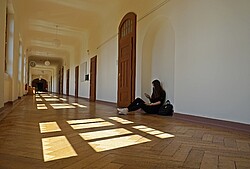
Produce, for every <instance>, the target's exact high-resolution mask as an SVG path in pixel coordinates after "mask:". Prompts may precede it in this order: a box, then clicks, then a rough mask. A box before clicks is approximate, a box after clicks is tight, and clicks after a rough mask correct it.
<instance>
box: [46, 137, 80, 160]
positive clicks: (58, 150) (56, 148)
mask: <svg viewBox="0 0 250 169" xmlns="http://www.w3.org/2000/svg"><path fill="white" fill-rule="evenodd" d="M42 145H43V158H44V162H47V161H53V160H58V159H63V158H68V157H73V156H77V154H76V152H75V150H74V149H73V147H72V146H71V144H70V143H69V141H68V140H67V138H66V137H65V136H57V137H49V138H42Z"/></svg>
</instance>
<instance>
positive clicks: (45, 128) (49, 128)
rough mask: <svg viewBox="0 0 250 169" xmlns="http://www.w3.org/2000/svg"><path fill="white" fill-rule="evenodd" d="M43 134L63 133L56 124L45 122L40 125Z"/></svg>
mask: <svg viewBox="0 0 250 169" xmlns="http://www.w3.org/2000/svg"><path fill="white" fill-rule="evenodd" d="M39 126H40V132H41V133H50V132H56V131H61V129H60V127H59V126H58V124H57V123H56V122H43V123H39Z"/></svg>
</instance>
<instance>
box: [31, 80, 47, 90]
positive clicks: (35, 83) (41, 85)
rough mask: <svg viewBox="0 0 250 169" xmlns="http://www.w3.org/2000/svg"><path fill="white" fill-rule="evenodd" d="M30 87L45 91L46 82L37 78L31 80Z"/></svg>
mask: <svg viewBox="0 0 250 169" xmlns="http://www.w3.org/2000/svg"><path fill="white" fill-rule="evenodd" d="M32 87H35V88H36V90H37V91H41V92H47V91H48V82H47V81H46V80H45V79H39V78H37V79H34V80H33V81H32Z"/></svg>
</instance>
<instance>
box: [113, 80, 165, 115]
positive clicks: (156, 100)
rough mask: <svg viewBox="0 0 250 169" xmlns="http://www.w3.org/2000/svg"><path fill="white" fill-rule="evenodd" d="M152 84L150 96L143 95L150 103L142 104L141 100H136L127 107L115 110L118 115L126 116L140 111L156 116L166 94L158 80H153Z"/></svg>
mask: <svg viewBox="0 0 250 169" xmlns="http://www.w3.org/2000/svg"><path fill="white" fill-rule="evenodd" d="M152 84H153V92H152V95H151V96H149V95H148V94H147V93H144V94H145V96H146V97H147V98H148V99H149V100H150V103H146V102H144V101H143V100H142V99H141V98H136V99H135V100H134V101H133V102H132V103H131V104H130V105H129V106H128V107H126V108H117V110H118V113H119V114H123V115H126V114H128V112H131V111H135V110H138V109H142V110H144V111H145V112H146V113H150V114H157V113H158V111H159V109H160V107H161V106H162V105H163V103H164V102H165V98H166V92H165V91H164V90H163V88H162V87H161V83H160V81H159V80H154V81H153V82H152Z"/></svg>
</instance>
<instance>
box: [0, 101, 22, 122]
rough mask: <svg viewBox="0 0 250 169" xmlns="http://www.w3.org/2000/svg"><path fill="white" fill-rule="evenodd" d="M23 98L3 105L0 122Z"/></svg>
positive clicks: (0, 110)
mask: <svg viewBox="0 0 250 169" xmlns="http://www.w3.org/2000/svg"><path fill="white" fill-rule="evenodd" d="M23 100H24V98H20V99H16V100H15V101H8V102H6V103H4V107H2V108H1V109H0V121H1V120H3V119H4V118H5V117H6V116H7V115H8V114H9V113H11V112H12V110H13V109H15V108H16V107H17V106H18V105H19V104H20V103H21V102H22V101H23Z"/></svg>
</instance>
